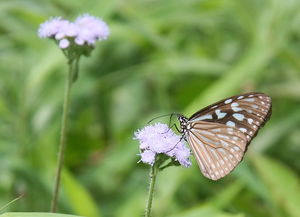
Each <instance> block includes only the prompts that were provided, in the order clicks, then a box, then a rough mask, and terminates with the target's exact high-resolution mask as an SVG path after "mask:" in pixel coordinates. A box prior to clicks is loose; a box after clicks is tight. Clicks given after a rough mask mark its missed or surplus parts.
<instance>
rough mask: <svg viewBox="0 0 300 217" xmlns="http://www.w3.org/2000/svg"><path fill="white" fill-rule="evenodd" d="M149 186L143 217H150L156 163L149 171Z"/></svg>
mask: <svg viewBox="0 0 300 217" xmlns="http://www.w3.org/2000/svg"><path fill="white" fill-rule="evenodd" d="M149 175H150V186H149V194H148V201H147V205H146V210H145V217H150V213H151V207H152V200H153V193H154V186H155V180H156V175H157V166H156V163H154V165H153V166H152V167H151V169H150V174H149Z"/></svg>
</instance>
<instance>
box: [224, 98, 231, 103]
mask: <svg viewBox="0 0 300 217" xmlns="http://www.w3.org/2000/svg"><path fill="white" fill-rule="evenodd" d="M231 102H232V99H227V100H225V102H224V103H225V104H228V103H231Z"/></svg>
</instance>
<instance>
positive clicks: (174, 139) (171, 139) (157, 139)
mask: <svg viewBox="0 0 300 217" xmlns="http://www.w3.org/2000/svg"><path fill="white" fill-rule="evenodd" d="M134 139H136V140H139V142H140V151H141V161H142V162H144V163H148V164H151V165H153V163H154V161H155V156H156V155H157V154H165V155H167V156H169V157H172V158H173V159H175V160H176V161H178V162H179V163H180V164H181V165H183V166H185V167H189V166H190V165H191V162H190V160H189V156H190V150H189V149H188V148H187V147H186V146H185V144H184V142H183V141H182V139H181V137H180V136H179V135H177V134H175V133H174V131H173V130H172V129H170V128H169V127H168V125H166V124H162V123H156V124H154V125H148V126H146V127H144V128H143V129H141V130H138V131H136V132H135V133H134Z"/></svg>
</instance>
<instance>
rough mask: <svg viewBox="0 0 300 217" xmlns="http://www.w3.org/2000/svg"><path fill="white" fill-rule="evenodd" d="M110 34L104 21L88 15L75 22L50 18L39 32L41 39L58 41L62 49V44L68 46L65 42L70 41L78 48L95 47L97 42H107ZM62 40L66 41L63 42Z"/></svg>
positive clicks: (41, 26)
mask: <svg viewBox="0 0 300 217" xmlns="http://www.w3.org/2000/svg"><path fill="white" fill-rule="evenodd" d="M109 34H110V32H109V28H108V26H107V24H106V23H105V22H104V21H103V20H101V19H99V18H96V17H93V16H91V15H88V14H84V15H82V16H79V17H78V18H77V19H76V20H75V22H70V21H68V20H65V19H62V18H61V17H54V18H50V19H49V20H48V21H46V22H44V23H42V24H41V25H40V28H39V30H38V35H39V37H40V38H53V39H55V40H58V41H60V42H59V45H60V47H61V43H63V45H66V44H67V43H66V41H65V40H68V41H69V44H70V43H72V42H74V43H75V44H76V45H78V46H84V45H89V46H93V45H94V44H95V43H96V41H101V40H106V39H107V38H108V36H109ZM62 40H64V41H63V42H61V41H62ZM69 44H68V46H69ZM68 46H67V47H68ZM61 48H62V47H61ZM64 48H66V47H64Z"/></svg>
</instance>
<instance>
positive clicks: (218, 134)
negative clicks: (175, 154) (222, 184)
mask: <svg viewBox="0 0 300 217" xmlns="http://www.w3.org/2000/svg"><path fill="white" fill-rule="evenodd" d="M189 125H190V126H189V127H190V130H189V131H188V132H187V139H188V142H189V144H190V146H191V148H192V150H193V153H194V155H195V157H196V160H197V163H198V165H199V167H200V170H201V171H202V173H203V174H204V175H205V176H206V177H208V178H210V179H213V180H217V179H220V178H222V177H224V176H225V175H227V174H228V173H230V172H231V171H232V170H233V169H234V168H235V167H236V165H237V164H238V163H239V162H240V161H241V160H242V158H243V155H244V152H245V149H246V144H247V139H246V136H245V135H244V134H243V133H242V132H240V131H239V130H237V129H236V128H233V127H228V126H226V125H224V124H219V123H212V122H205V121H197V122H192V123H190V124H189Z"/></svg>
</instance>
